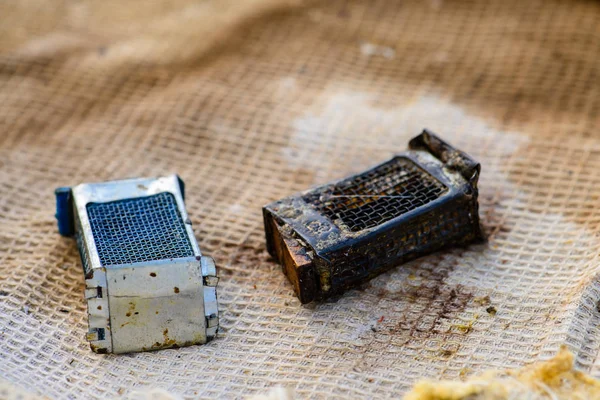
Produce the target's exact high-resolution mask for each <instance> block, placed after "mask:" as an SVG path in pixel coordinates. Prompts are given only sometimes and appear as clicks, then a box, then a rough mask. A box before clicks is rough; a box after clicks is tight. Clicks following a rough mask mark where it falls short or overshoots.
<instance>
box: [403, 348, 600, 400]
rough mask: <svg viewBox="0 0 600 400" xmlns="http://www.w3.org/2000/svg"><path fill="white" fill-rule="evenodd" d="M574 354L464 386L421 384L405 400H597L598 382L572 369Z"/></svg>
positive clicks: (496, 373)
mask: <svg viewBox="0 0 600 400" xmlns="http://www.w3.org/2000/svg"><path fill="white" fill-rule="evenodd" d="M573 359H574V357H573V354H571V352H570V351H569V350H568V349H567V348H566V346H562V347H561V349H560V351H559V352H558V354H557V355H556V356H555V357H554V358H552V359H550V360H547V361H542V362H538V363H535V364H532V365H530V366H527V367H524V368H522V369H519V370H507V371H488V372H485V373H484V374H483V375H480V376H478V377H473V378H471V379H469V380H468V381H466V382H444V381H441V382H439V381H437V382H436V381H421V382H418V383H417V384H416V385H415V386H414V387H413V389H412V391H411V392H410V393H408V394H407V395H406V396H405V397H404V400H508V399H523V400H545V399H552V400H560V399H600V381H599V380H596V379H594V378H592V377H590V376H588V375H586V374H584V373H583V372H579V371H575V370H574V369H573Z"/></svg>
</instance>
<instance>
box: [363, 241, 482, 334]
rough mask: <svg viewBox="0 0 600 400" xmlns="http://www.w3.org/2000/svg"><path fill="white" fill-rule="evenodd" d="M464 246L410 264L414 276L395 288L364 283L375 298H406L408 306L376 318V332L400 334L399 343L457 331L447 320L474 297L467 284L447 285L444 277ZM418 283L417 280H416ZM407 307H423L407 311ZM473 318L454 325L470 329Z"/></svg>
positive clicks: (465, 332) (457, 259)
mask: <svg viewBox="0 0 600 400" xmlns="http://www.w3.org/2000/svg"><path fill="white" fill-rule="evenodd" d="M463 252H464V250H457V251H454V252H452V254H451V255H434V256H429V257H426V258H425V259H423V260H422V261H421V262H419V261H417V262H413V263H418V264H419V265H416V266H415V264H413V266H415V267H414V272H412V273H413V274H414V275H416V276H417V279H414V280H410V279H407V280H406V281H405V282H404V283H403V285H402V288H401V289H400V290H398V291H391V290H388V289H386V288H385V287H375V286H374V283H375V282H373V281H371V282H369V283H367V284H366V285H365V287H364V289H363V290H364V291H365V292H367V293H370V294H372V295H374V296H376V297H377V299H378V301H384V302H389V301H392V302H393V301H398V302H408V303H409V304H408V309H407V310H406V311H405V312H403V313H402V314H400V316H399V317H398V318H394V317H393V316H386V317H385V318H379V320H378V321H377V323H378V329H376V330H375V332H377V335H393V336H396V337H398V338H401V339H400V341H401V343H404V344H406V343H409V342H411V341H415V340H416V341H421V340H423V339H427V338H431V337H434V336H441V337H452V336H455V335H457V332H456V331H453V330H452V325H449V324H448V322H450V321H452V320H453V319H455V318H456V317H457V316H458V315H459V314H460V313H461V312H463V311H464V310H465V309H466V308H467V306H468V305H469V304H471V303H472V302H473V301H474V300H473V299H474V296H473V294H472V292H471V291H470V290H468V288H466V287H464V286H462V285H449V284H447V283H446V279H447V278H448V276H449V274H450V273H451V272H452V270H453V269H454V268H455V266H456V264H457V263H458V262H459V260H460V258H461V255H462V253H463ZM415 283H417V284H415ZM410 309H418V310H422V311H419V312H410ZM473 323H474V321H472V322H471V323H470V324H469V325H468V326H465V328H464V329H461V328H460V327H458V326H456V328H458V329H459V330H460V331H461V332H462V333H463V334H468V333H470V332H471V331H472V330H473Z"/></svg>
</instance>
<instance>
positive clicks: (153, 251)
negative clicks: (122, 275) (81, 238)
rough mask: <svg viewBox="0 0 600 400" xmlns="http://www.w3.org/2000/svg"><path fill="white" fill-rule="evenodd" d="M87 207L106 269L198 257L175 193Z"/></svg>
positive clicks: (95, 240)
mask: <svg viewBox="0 0 600 400" xmlns="http://www.w3.org/2000/svg"><path fill="white" fill-rule="evenodd" d="M86 208H87V212H88V217H89V220H90V225H91V227H92V234H93V236H94V243H95V244H96V249H97V251H98V255H99V256H100V263H101V264H102V265H104V266H109V265H120V264H129V263H135V262H142V261H154V260H164V259H167V258H183V257H190V256H193V255H194V251H193V249H192V245H191V244H190V241H189V239H188V236H187V232H186V230H185V225H184V222H183V219H182V218H181V214H180V213H179V209H178V208H177V203H176V201H175V197H174V196H173V195H172V194H171V193H166V192H165V193H159V194H155V195H152V196H147V197H140V198H135V199H127V200H119V201H113V202H108V203H89V204H87V206H86Z"/></svg>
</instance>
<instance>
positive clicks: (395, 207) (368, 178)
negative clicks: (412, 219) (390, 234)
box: [304, 157, 448, 232]
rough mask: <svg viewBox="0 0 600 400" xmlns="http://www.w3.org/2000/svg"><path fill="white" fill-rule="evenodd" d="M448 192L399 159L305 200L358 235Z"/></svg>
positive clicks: (406, 161) (413, 165) (428, 175)
mask: <svg viewBox="0 0 600 400" xmlns="http://www.w3.org/2000/svg"><path fill="white" fill-rule="evenodd" d="M447 191H448V189H447V188H446V187H445V186H444V185H443V184H442V183H441V182H439V181H438V180H437V179H436V178H434V177H433V176H432V175H431V174H429V173H428V172H427V171H424V170H423V169H421V168H420V167H419V166H417V165H415V163H414V162H412V161H411V160H409V159H407V158H401V157H398V158H395V159H393V160H391V161H389V162H387V163H385V164H383V165H381V166H379V167H377V168H375V169H373V170H372V171H368V172H365V173H364V174H360V175H358V176H355V177H352V178H350V179H347V180H343V181H341V182H338V183H336V184H335V185H332V186H331V187H328V188H327V189H326V190H324V191H323V192H321V193H316V194H311V195H310V196H305V198H304V199H305V201H306V202H308V203H309V204H312V205H313V206H314V207H315V208H316V209H318V210H319V211H321V212H322V213H324V214H325V215H327V216H328V217H329V218H330V219H332V220H336V219H340V220H341V221H342V222H343V224H344V225H345V226H347V227H348V228H349V229H350V230H351V231H353V232H358V231H362V230H364V229H368V228H372V227H374V226H377V225H380V224H382V223H384V222H386V221H389V220H391V219H393V218H395V217H398V216H400V215H402V214H405V213H407V212H409V211H411V210H414V209H416V208H418V207H421V206H423V205H425V204H427V203H429V202H431V201H433V200H435V199H437V198H439V197H440V196H442V195H443V194H444V193H445V192H447Z"/></svg>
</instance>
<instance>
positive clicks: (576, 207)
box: [0, 0, 600, 399]
mask: <svg viewBox="0 0 600 400" xmlns="http://www.w3.org/2000/svg"><path fill="white" fill-rule="evenodd" d="M299 3H301V2H300V1H297V0H291V1H286V0H282V1H275V0H249V1H239V0H205V1H196V0H156V1H141V0H135V1H134V0H132V1H128V2H123V1H120V2H119V1H115V0H111V1H108V0H104V1H99V0H98V1H95V0H82V1H69V0H55V1H51V2H50V1H48V2H42V1H12V2H0V16H1V17H0V18H1V21H2V22H1V23H0V282H1V287H0V332H1V333H0V376H1V377H2V378H3V379H6V380H9V381H10V382H12V383H13V384H15V385H18V386H20V387H22V388H26V389H27V390H30V391H33V392H35V393H41V394H44V395H46V396H48V397H52V398H81V399H89V398H98V397H100V398H117V397H119V396H120V395H123V396H129V395H131V393H132V392H134V391H136V390H141V389H147V388H152V387H160V388H163V389H166V390H168V391H170V392H173V393H175V394H177V395H180V396H181V397H184V398H186V399H188V398H216V399H218V398H224V399H230V398H236V397H237V398H243V397H245V396H249V395H252V394H256V393H260V392H262V391H264V390H265V389H266V388H269V387H272V386H275V385H283V386H290V387H292V388H294V389H295V390H296V392H297V393H298V396H299V397H300V398H307V399H325V398H341V397H343V398H363V399H364V398H385V397H392V398H395V399H397V398H400V397H401V396H402V394H403V393H405V392H406V391H407V390H408V389H409V387H410V386H411V384H412V383H413V382H415V381H416V380H418V379H419V378H422V377H425V376H426V377H432V378H435V379H441V378H452V379H458V378H459V377H461V376H465V375H467V376H468V375H470V374H476V373H478V372H480V371H482V370H485V369H488V368H504V367H516V366H520V365H524V364H526V363H529V362H531V361H533V360H536V359H538V358H542V357H550V356H552V355H554V354H555V352H556V350H557V349H558V348H559V346H560V345H561V344H562V343H565V342H567V343H568V344H569V345H570V347H571V348H572V349H573V350H574V351H575V353H576V355H577V363H578V365H579V367H580V368H582V369H584V370H586V371H591V372H592V373H593V374H594V375H597V376H600V359H598V354H599V351H600V339H599V338H600V329H599V327H600V313H599V312H598V311H597V310H596V305H597V304H598V301H599V300H600V280H599V277H600V275H598V274H599V273H600V251H598V249H600V207H598V204H600V174H599V173H598V171H600V135H599V131H598V126H600V80H599V75H598V65H599V62H598V55H599V54H600V50H599V48H598V37H599V35H598V29H599V27H600V24H598V21H599V20H600V3H599V2H597V1H585V0H572V1H564V0H530V1H523V0H489V1H464V0H453V1H444V0H427V1H422V0H403V1H397V0H369V1H365V0H330V1H320V2H318V1H316V2H312V3H311V4H308V7H305V8H301V9H300V8H298V7H297V5H298V4H299ZM304 4H306V3H304ZM199 38H200V39H199ZM424 127H426V128H429V129H431V130H433V131H434V132H436V133H438V134H439V135H440V136H441V137H442V138H444V139H445V140H447V141H448V142H450V143H452V144H453V145H454V146H456V147H457V148H459V149H461V150H464V151H465V152H467V153H468V154H470V155H471V156H473V158H475V159H476V160H477V161H479V162H481V165H482V174H481V178H480V181H479V201H480V215H481V220H482V224H483V226H484V229H485V231H486V234H487V239H488V241H487V243H486V244H484V245H478V246H469V247H467V248H464V249H463V248H457V249H453V250H449V251H444V252H442V253H438V254H434V255H431V256H428V257H426V258H422V259H419V260H416V261H413V262H411V263H408V264H404V265H403V266H401V267H399V268H395V269H393V270H391V271H389V272H387V273H385V274H383V275H382V276H380V277H378V278H375V279H374V280H372V281H370V282H369V284H368V285H365V287H364V288H361V290H353V291H350V292H348V293H346V294H345V295H344V296H343V297H341V298H340V299H339V300H338V301H336V302H325V303H319V304H313V305H311V306H302V305H300V304H299V302H298V300H297V299H296V298H295V296H294V293H293V289H292V287H291V285H290V284H289V283H288V281H287V279H286V277H285V276H284V275H283V274H282V273H281V267H280V266H279V265H278V264H277V263H275V262H273V261H272V260H271V259H270V258H269V256H268V254H267V252H266V250H265V236H264V229H263V220H262V215H261V207H262V206H264V205H265V204H268V203H270V202H272V201H275V200H277V199H281V198H283V197H286V196H289V195H291V194H294V193H297V192H299V191H302V190H306V189H308V188H310V187H315V186H318V185H323V184H325V183H327V182H331V181H332V180H335V179H341V178H343V177H345V176H348V175H350V174H353V173H359V172H361V171H364V170H365V169H366V168H368V167H369V166H372V165H374V164H377V163H379V162H382V161H384V160H387V159H389V158H391V157H392V156H393V155H394V154H396V153H397V152H398V151H402V150H405V149H406V145H407V143H408V140H409V139H410V138H412V137H413V136H414V135H416V134H417V133H418V132H421V130H422V129H423V128H424ZM167 173H177V174H178V175H180V176H181V177H182V179H183V180H184V181H185V183H186V192H187V193H186V209H187V210H188V212H189V216H190V219H191V220H192V222H193V223H194V225H193V226H194V230H195V234H196V237H197V238H198V241H199V245H200V248H201V249H202V250H203V251H205V252H206V254H209V255H211V256H213V257H214V258H215V260H216V262H217V267H218V271H219V274H220V275H221V280H220V282H219V287H220V289H219V306H220V309H221V310H222V311H221V320H220V321H221V327H222V328H221V330H220V333H219V336H218V338H217V339H216V340H215V341H213V342H211V343H210V344H208V345H205V346H192V347H187V348H182V349H179V350H165V351H159V352H155V353H144V354H136V355H133V356H112V355H109V356H102V355H97V354H94V353H92V352H91V351H90V349H89V346H88V345H87V344H86V341H85V339H84V335H85V333H86V332H87V313H86V308H85V300H84V298H83V290H84V289H83V288H84V279H83V274H82V273H81V261H80V259H79V255H78V254H77V249H76V246H75V245H74V243H73V241H72V240H70V239H68V238H67V239H65V238H61V237H60V236H59V235H58V234H57V233H56V222H55V220H54V217H53V213H54V207H55V204H54V199H53V198H52V191H53V190H54V189H55V188H56V187H57V186H62V185H75V184H78V183H81V182H99V181H107V180H113V179H122V178H127V177H144V176H163V175H165V174H167ZM15 177H18V179H16V178H15ZM446 223H449V221H439V224H440V226H442V227H443V226H444V225H443V224H446ZM486 296H487V297H486ZM487 298H489V303H490V304H489V305H486V306H484V305H483V304H485V303H486V301H487V300H485V299H487ZM490 306H494V307H495V308H496V309H497V313H496V314H495V315H491V314H489V313H487V312H486V308H487V307H490ZM382 317H384V318H383V319H382ZM379 321H381V322H379ZM372 327H373V328H374V329H375V331H373V330H372V329H371V328H372Z"/></svg>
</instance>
